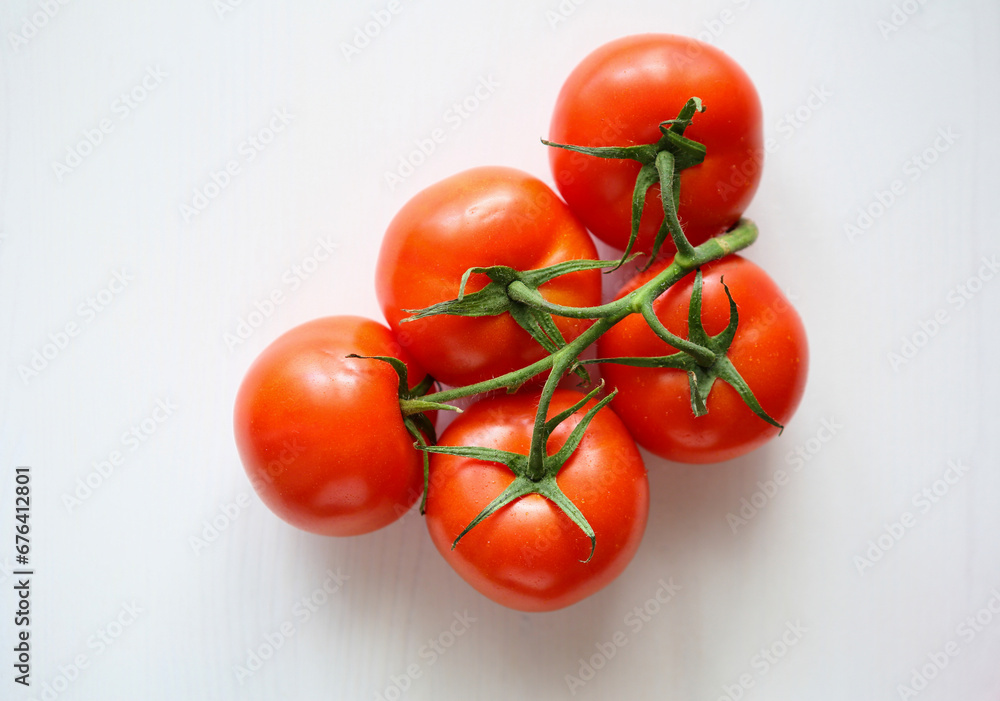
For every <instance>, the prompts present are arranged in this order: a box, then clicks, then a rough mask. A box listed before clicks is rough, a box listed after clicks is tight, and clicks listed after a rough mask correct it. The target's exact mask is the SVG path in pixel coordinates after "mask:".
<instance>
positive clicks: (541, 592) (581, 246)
mask: <svg viewBox="0 0 1000 701" xmlns="http://www.w3.org/2000/svg"><path fill="white" fill-rule="evenodd" d="M702 112H703V113H702ZM550 138H551V139H552V143H551V144H550V145H552V146H555V147H556V148H553V149H552V150H551V167H552V175H553V178H554V181H555V183H556V185H557V187H558V190H559V192H560V193H561V195H562V198H563V199H560V197H559V196H558V195H557V194H556V193H555V192H554V191H553V190H552V189H550V188H549V187H548V186H547V185H546V184H545V183H543V182H542V181H541V180H539V179H538V178H536V177H533V176H532V175H529V174H527V173H524V172H521V171H519V170H515V169H512V168H502V167H478V168H474V169H472V170H467V171H464V172H461V173H458V174H456V175H454V176H452V177H450V178H447V179H445V180H443V181H441V182H438V183H436V184H434V185H432V186H430V187H428V188H427V189H425V190H423V191H422V192H420V193H418V194H417V195H416V196H414V197H413V198H412V199H411V200H410V201H409V202H408V203H407V204H406V205H405V206H404V207H403V208H402V209H401V210H400V211H399V213H398V214H397V215H396V217H395V218H394V219H393V220H392V222H391V224H390V225H389V227H388V230H387V231H386V233H385V236H384V238H383V241H382V247H381V251H380V254H379V258H378V263H377V269H376V276H375V279H376V283H375V289H376V294H377V297H378V300H379V303H380V305H381V307H382V311H383V313H384V315H385V318H386V321H387V322H388V326H384V325H382V324H381V323H378V322H375V321H372V320H369V319H363V318H361V317H351V316H341V317H328V318H323V319H317V320H314V321H311V322H309V323H306V324H303V325H302V326H299V327H297V328H294V329H292V330H290V331H288V332H287V333H286V334H284V335H283V336H281V337H280V338H278V339H277V340H276V341H274V343H273V344H271V345H270V346H269V347H268V348H267V349H265V350H264V352H263V353H262V354H261V355H260V356H259V357H258V358H257V359H256V360H255V362H254V363H253V365H252V366H251V367H250V369H249V371H248V372H247V375H246V378H245V379H244V381H243V383H242V385H241V387H240V389H239V392H238V394H237V397H236V409H235V418H234V424H235V435H236V443H237V446H238V449H239V454H240V458H241V460H242V462H243V465H244V467H245V469H246V471H247V474H248V475H249V477H250V479H251V482H252V483H253V485H254V488H255V489H256V491H257V492H258V494H259V495H260V497H261V498H262V499H263V501H264V502H265V503H266V504H267V505H268V506H269V507H270V508H271V510H272V511H274V512H275V513H276V514H277V515H278V516H280V517H281V518H282V519H284V520H286V521H287V522H289V523H290V524H292V525H294V526H296V527H298V528H301V529H303V530H307V531H310V532H313V533H319V534H324V535H336V536H346V535H356V534H361V533H367V532H370V531H373V530H375V529H378V528H381V527H383V526H386V525H387V524H389V523H391V522H393V521H395V520H396V519H398V518H399V517H400V516H401V515H402V514H404V513H406V512H407V511H408V510H409V509H410V508H412V507H413V505H414V504H415V503H416V502H417V501H418V500H419V499H421V495H423V499H424V501H423V502H422V503H421V508H422V509H424V508H425V512H426V523H427V527H428V530H429V533H430V537H431V540H432V541H433V542H434V544H435V545H436V546H437V548H438V550H439V551H440V552H441V554H442V555H443V556H444V558H445V559H446V561H447V562H448V563H449V564H450V565H451V566H452V567H453V568H454V569H455V571H456V572H457V573H458V574H459V575H460V576H461V577H463V578H464V579H465V580H466V581H468V582H469V583H470V584H471V585H472V586H474V587H475V588H476V589H477V590H479V591H480V592H482V593H483V594H485V595H486V596H488V597H490V598H492V599H494V600H495V601H497V602H499V603H501V604H503V605H506V606H509V607H512V608H516V609H521V610H525V611H545V610H552V609H556V608H561V607H564V606H568V605H570V604H573V603H575V602H577V601H579V600H581V599H582V598H584V597H586V596H589V595H591V594H593V593H594V592H596V591H598V590H599V589H601V588H602V587H604V586H605V585H606V584H608V583H609V582H610V581H612V580H613V579H614V578H615V577H617V576H618V575H619V574H620V573H621V572H622V571H623V570H624V569H625V567H626V566H627V565H628V563H629V561H630V560H631V559H632V557H633V555H634V554H635V552H636V550H637V548H638V546H639V542H640V540H641V538H642V535H643V532H644V530H645V526H646V518H647V512H648V508H649V485H648V481H647V477H646V468H645V466H644V462H643V458H642V455H641V453H640V451H639V449H638V446H642V447H643V448H645V449H646V450H648V451H649V452H651V453H653V454H655V455H658V456H661V457H664V458H667V459H669V460H675V461H681V462H689V463H709V462H718V461H721V460H727V459H731V458H734V457H737V456H739V455H743V454H745V453H747V452H748V451H750V450H753V449H754V448H756V447H758V446H760V445H761V444H763V443H764V442H765V441H767V440H768V439H770V438H771V437H773V436H774V435H776V434H777V433H778V432H779V429H780V426H781V424H783V423H784V422H785V421H787V420H788V419H789V418H790V417H791V415H792V414H793V413H794V411H795V409H796V407H797V405H798V403H799V400H800V398H801V396H802V393H803V390H804V386H805V378H806V372H807V366H808V351H807V345H806V338H805V331H804V329H803V325H802V322H801V320H800V319H799V317H798V315H797V313H796V312H795V310H794V309H793V308H792V306H791V304H790V303H789V302H788V300H787V299H786V298H785V296H784V295H783V294H782V293H781V291H780V289H779V288H778V287H777V285H776V284H775V283H774V282H773V281H772V280H771V279H770V278H769V277H768V275H767V274H766V273H765V272H764V271H763V270H762V269H760V268H759V267H757V266H756V265H754V264H753V263H751V262H750V261H748V260H746V259H744V258H742V257H740V256H738V255H736V254H735V253H731V254H730V253H729V252H730V250H731V249H733V247H734V246H736V247H742V246H745V245H747V244H748V243H749V242H751V241H752V240H753V238H752V237H748V238H747V237H744V238H739V237H738V236H737V234H738V232H742V231H744V230H749V229H746V226H745V225H744V224H743V222H742V220H741V219H740V218H741V216H742V214H743V211H744V209H745V208H746V206H747V205H748V204H749V202H750V200H751V198H752V197H753V194H754V192H755V190H756V188H757V184H758V181H759V178H760V165H761V156H762V153H763V149H762V138H763V137H762V128H761V108H760V103H759V100H758V97H757V93H756V91H755V90H754V87H753V85H752V83H751V82H750V80H749V78H748V77H747V75H746V74H745V73H744V72H743V70H742V69H741V68H740V67H739V66H738V65H737V64H736V63H735V62H733V61H732V59H730V58H729V57H728V56H726V55H725V54H723V53H722V52H720V51H719V50H717V49H715V48H713V47H711V46H709V45H706V44H704V43H702V42H698V41H696V40H694V39H688V38H684V37H678V36H672V35H657V34H650V35H642V36H633V37H626V38H623V39H619V40H617V41H613V42H611V43H609V44H607V45H605V46H603V47H601V48H599V49H597V50H596V51H595V52H594V53H592V54H591V55H590V56H588V57H586V58H585V59H584V60H583V61H582V62H581V63H580V64H579V66H578V67H577V68H576V69H575V70H574V71H573V73H572V74H571V75H570V77H569V78H568V80H567V81H566V83H565V85H564V86H563V88H562V91H561V92H560V94H559V96H558V100H557V102H556V108H555V112H554V115H553V118H552V124H551V130H550ZM546 143H550V142H546ZM637 180H638V184H637ZM738 223H739V224H740V225H739V226H737V224H738ZM741 226H743V227H744V228H743V229H741V228H740V227H741ZM588 230H589V233H588ZM591 233H592V234H593V235H595V236H596V237H598V238H600V239H601V240H603V241H604V242H605V243H607V244H610V245H611V246H613V247H616V248H618V249H619V250H627V249H631V250H632V251H633V252H642V253H645V254H647V259H650V258H651V259H653V260H652V263H651V264H649V265H647V267H646V269H644V270H642V271H641V272H639V273H638V274H636V275H635V276H634V277H633V278H632V279H631V280H630V281H629V282H627V283H626V284H625V285H624V287H622V288H621V290H620V291H619V292H618V295H617V297H615V298H614V299H613V300H612V301H610V302H606V303H604V304H602V290H601V288H602V273H601V270H600V269H601V268H602V267H605V268H607V267H613V266H620V265H623V264H626V261H627V260H628V257H627V256H626V257H623V258H622V259H621V260H620V261H597V260H596V258H597V250H596V247H595V244H594V242H593V240H592V239H591V237H590V235H591ZM741 235H742V234H741ZM753 235H754V236H755V235H756V229H755V228H754V229H753ZM747 236H749V235H747ZM727 237H729V238H727ZM664 241H665V242H664ZM734 241H736V242H738V246H737V245H736V244H734V243H733V242H734ZM661 242H663V243H662V245H661ZM727 254H728V255H727ZM588 347H592V348H594V349H595V350H596V358H595V357H591V358H589V359H587V360H581V359H580V354H581V352H583V351H584V350H585V349H586V348H588ZM591 355H593V353H592V354H591ZM597 372H600V374H601V375H602V377H603V380H602V381H601V382H600V383H598V382H596V379H595V374H596V373H597ZM571 373H575V374H577V375H578V376H579V378H581V383H582V384H584V385H586V383H587V382H589V383H590V386H591V387H593V389H592V391H590V392H589V394H587V395H584V394H582V393H581V392H579V391H577V390H575V389H570V388H568V387H567V381H566V380H567V379H568V378H570V375H571ZM496 390H506V392H499V391H496ZM602 394H603V397H601V395H602ZM477 395H479V396H480V398H479V399H478V401H475V402H474V403H473V404H472V405H471V406H469V407H468V408H467V409H466V410H465V411H464V413H461V414H460V415H458V417H457V418H456V419H455V420H454V421H452V422H451V423H450V424H449V425H448V426H447V428H445V430H444V431H443V432H442V434H441V435H440V436H437V435H436V432H435V427H434V421H435V418H436V415H437V414H438V413H440V411H441V410H442V409H450V408H453V407H451V406H450V405H449V404H448V402H450V401H452V400H454V399H457V398H461V397H474V396H477ZM609 402H610V406H608V403H609Z"/></svg>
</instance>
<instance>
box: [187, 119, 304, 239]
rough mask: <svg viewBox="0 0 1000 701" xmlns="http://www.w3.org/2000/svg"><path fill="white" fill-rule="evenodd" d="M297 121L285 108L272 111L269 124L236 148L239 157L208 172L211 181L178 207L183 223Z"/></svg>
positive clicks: (192, 216) (188, 222)
mask: <svg viewBox="0 0 1000 701" xmlns="http://www.w3.org/2000/svg"><path fill="white" fill-rule="evenodd" d="M294 119H295V115H293V114H289V112H288V110H287V109H285V108H284V107H276V108H274V109H273V110H271V117H270V119H269V120H268V121H267V123H266V124H265V125H264V126H262V127H260V128H259V129H257V130H256V131H255V132H253V133H252V134H251V135H250V136H248V137H247V138H246V139H244V140H243V141H241V142H240V145H239V146H238V147H237V149H236V154H237V155H236V156H235V157H234V158H230V159H229V160H228V161H226V163H225V165H223V166H222V168H220V169H219V170H213V171H212V172H211V173H209V175H208V182H206V183H205V184H204V185H202V186H199V187H195V188H194V190H193V193H192V197H191V201H190V202H182V203H181V204H179V205H177V208H178V210H179V211H180V215H181V218H182V219H183V220H184V223H185V224H190V223H191V220H192V219H194V218H195V217H197V216H198V215H199V214H201V213H202V212H204V211H205V210H206V209H208V206H209V205H210V204H211V203H212V202H214V201H215V200H216V199H218V197H219V196H220V195H221V194H222V193H223V192H225V190H226V188H228V187H229V186H230V185H232V183H233V180H234V179H235V178H237V177H238V176H239V175H240V174H241V173H243V172H244V169H245V168H246V167H247V166H248V165H250V164H251V163H253V162H254V161H255V160H256V159H257V157H258V156H260V154H261V153H263V152H264V150H265V149H267V147H268V146H270V145H271V144H272V143H274V140H275V139H276V138H277V136H278V134H281V133H282V132H284V131H285V129H287V128H288V125H289V124H291V123H292V121H294Z"/></svg>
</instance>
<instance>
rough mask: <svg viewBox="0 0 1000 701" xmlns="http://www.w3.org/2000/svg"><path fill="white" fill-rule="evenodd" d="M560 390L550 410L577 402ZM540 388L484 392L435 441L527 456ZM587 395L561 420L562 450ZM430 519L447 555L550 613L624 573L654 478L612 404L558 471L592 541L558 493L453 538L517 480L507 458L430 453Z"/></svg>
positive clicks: (555, 441) (500, 590)
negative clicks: (484, 396) (559, 504)
mask: <svg viewBox="0 0 1000 701" xmlns="http://www.w3.org/2000/svg"><path fill="white" fill-rule="evenodd" d="M580 396H581V395H580V394H579V393H578V392H575V391H572V390H557V391H556V394H555V396H554V397H553V400H552V404H551V406H550V411H549V416H552V415H554V414H557V413H558V412H560V411H562V410H565V409H567V408H568V407H570V406H572V405H573V404H574V403H575V402H578V401H579V400H580ZM538 399H539V395H538V393H537V392H531V393H526V394H525V393H521V394H516V395H503V396H497V397H492V398H487V399H484V400H481V401H479V402H477V403H476V404H474V405H473V406H472V407H471V408H470V409H468V410H467V411H466V412H465V413H464V414H461V415H459V416H458V418H456V419H455V420H454V422H452V423H451V424H450V425H449V426H448V428H447V429H446V430H445V431H444V434H443V435H442V436H441V438H440V440H439V442H438V445H453V446H454V445H472V446H481V447H488V448H496V449H500V450H506V451H510V452H516V453H521V454H524V455H526V454H527V453H528V449H529V446H530V442H531V431H532V424H533V421H534V416H535V410H536V408H537V407H538ZM593 403H594V402H593V401H591V402H589V403H588V404H587V405H585V407H584V408H583V409H581V410H579V411H578V412H577V413H576V414H574V415H573V416H571V417H570V418H569V419H567V420H566V421H564V422H563V423H562V424H561V425H560V426H559V427H558V428H557V429H556V430H555V431H554V432H553V434H552V436H551V437H550V439H549V442H548V446H547V449H548V452H549V454H552V453H555V452H556V451H557V450H558V449H559V448H560V447H561V446H562V445H563V443H565V441H566V437H567V436H568V434H569V433H570V432H571V431H572V429H573V427H574V426H575V425H576V424H577V423H579V421H580V418H581V417H582V416H583V414H585V413H586V410H587V409H588V408H589V407H590V406H592V405H593ZM430 469H431V481H430V487H429V489H428V492H427V527H428V529H429V530H430V534H431V539H432V540H433V541H434V544H435V545H436V546H437V548H438V550H439V551H440V552H441V554H442V555H443V556H444V558H445V559H446V560H447V561H448V563H449V564H450V565H451V566H452V567H453V568H454V569H455V570H456V571H457V572H458V573H459V574H460V575H461V576H462V578H463V579H465V580H466V581H467V582H468V583H469V584H471V585H472V586H473V587H475V588H476V589H477V590H479V591H480V592H481V593H482V594H484V595H486V596H488V597H489V598H491V599H493V600H494V601H496V602H498V603H500V604H503V605H504V606H508V607H510V608H515V609H520V610H522V611H551V610H554V609H558V608H562V607H564V606H569V605H570V604H573V603H575V602H577V601H580V600H581V599H583V598H585V597H587V596H590V595H591V594H593V593H595V592H596V591H598V590H599V589H601V588H603V587H604V586H605V585H607V584H608V583H609V582H611V581H612V580H613V579H614V578H615V577H617V576H618V575H619V574H620V573H621V572H622V570H624V569H625V566H626V565H627V564H628V563H629V561H630V560H631V559H632V556H633V555H634V554H635V551H636V549H637V548H638V547H639V541H640V539H641V538H642V534H643V531H644V529H645V527H646V516H647V514H648V510H649V483H648V481H647V479H646V468H645V466H644V465H643V461H642V456H641V455H640V454H639V451H638V449H637V448H636V445H635V442H634V441H633V440H632V438H631V437H630V436H629V434H628V431H627V430H626V429H625V426H624V425H622V422H621V421H620V420H619V419H618V417H617V416H615V414H614V413H613V412H611V411H609V410H608V408H607V407H605V408H604V409H601V410H600V411H599V412H598V413H597V414H596V415H595V416H594V418H593V420H592V421H591V424H590V426H589V427H588V429H587V432H586V434H584V437H583V440H582V441H581V442H580V444H579V445H578V446H577V448H576V450H575V451H574V452H573V454H572V455H571V456H570V459H569V460H568V461H567V462H566V464H565V465H564V466H563V467H562V469H561V470H560V472H559V474H558V475H557V477H556V482H557V484H558V485H559V487H560V488H561V489H562V491H563V493H564V494H565V495H566V496H567V497H568V498H569V499H570V500H571V501H572V502H573V503H574V504H576V506H577V508H579V510H580V511H581V512H582V513H583V515H584V517H585V518H586V519H587V521H588V522H589V523H590V525H591V527H592V528H593V529H594V533H595V536H596V538H597V541H596V543H597V545H596V549H595V550H594V554H593V558H592V559H591V560H590V561H589V562H584V561H585V560H587V557H588V556H589V555H590V550H591V547H590V539H589V538H588V537H587V536H586V535H584V533H583V531H581V530H580V528H579V527H578V526H576V525H575V524H574V523H573V522H572V521H571V520H570V519H569V518H568V517H567V516H566V515H565V514H564V513H563V512H562V511H560V509H559V508H558V507H557V506H556V505H555V504H553V503H552V502H551V501H549V500H548V499H546V498H545V497H542V496H540V495H538V494H529V495H526V496H523V497H520V498H519V499H517V500H515V501H513V502H511V503H510V504H507V505H506V506H504V507H502V508H501V509H499V510H498V511H496V512H495V513H493V514H492V515H490V516H489V517H487V518H486V519H484V520H483V521H481V522H480V523H479V524H478V525H476V527H475V528H473V529H472V530H471V531H469V532H468V533H467V534H466V535H465V536H464V537H463V538H462V540H460V541H459V543H458V545H457V547H456V548H455V549H454V550H452V547H451V545H452V542H453V541H454V540H455V538H456V537H457V536H458V535H459V533H461V532H462V531H463V530H464V529H465V527H466V526H467V525H468V524H469V522H471V521H472V520H473V519H474V518H475V517H476V516H477V515H478V514H479V512H480V511H482V509H483V508H484V507H485V506H486V505H487V504H489V503H490V502H491V501H492V500H493V499H494V498H495V497H496V496H497V495H499V494H500V493H501V492H502V491H503V490H504V488H505V487H507V486H508V485H509V484H510V483H511V482H512V481H513V479H514V475H513V473H512V472H511V471H510V470H509V469H508V468H507V467H506V466H504V465H500V464H497V463H491V462H483V461H479V460H473V459H470V458H462V457H456V456H451V455H441V454H432V455H431V468H430Z"/></svg>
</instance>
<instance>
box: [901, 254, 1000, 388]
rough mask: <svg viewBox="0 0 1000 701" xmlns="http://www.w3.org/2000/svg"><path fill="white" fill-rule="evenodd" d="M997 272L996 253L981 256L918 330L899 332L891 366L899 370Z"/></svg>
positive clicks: (925, 345)
mask: <svg viewBox="0 0 1000 701" xmlns="http://www.w3.org/2000/svg"><path fill="white" fill-rule="evenodd" d="M998 272H1000V261H998V260H997V254H993V255H991V256H990V257H988V258H987V257H986V256H982V257H981V258H980V259H979V267H978V268H977V269H976V271H975V272H974V273H972V274H971V275H969V276H968V277H967V278H966V279H965V280H963V281H962V282H960V283H958V284H957V285H955V286H953V287H952V288H951V289H949V290H948V294H946V295H945V302H946V303H947V304H946V305H945V306H942V307H939V308H938V309H937V310H936V311H934V313H932V314H931V315H930V316H929V317H927V318H926V319H920V320H919V321H918V322H917V330H916V331H914V332H913V333H911V334H909V335H907V336H900V345H899V349H898V350H891V351H889V352H888V353H887V354H886V358H887V359H888V361H889V367H891V368H892V369H893V370H894V371H896V372H899V370H900V368H901V367H903V366H904V365H907V364H908V363H909V362H910V361H911V360H913V359H914V358H916V357H917V355H918V354H919V353H920V351H921V350H923V349H924V348H926V347H927V344H928V343H930V340H931V339H932V338H934V337H936V336H937V335H938V334H939V333H941V330H942V329H944V327H945V326H947V325H948V323H950V322H951V320H952V319H953V318H954V316H953V314H954V313H956V312H959V311H961V310H962V309H964V308H965V305H967V304H968V303H969V302H970V301H972V299H974V298H975V296H976V295H978V294H979V293H980V292H981V291H982V290H983V288H984V287H985V286H986V283H987V282H989V281H990V280H992V279H993V278H994V277H996V275H997V273H998Z"/></svg>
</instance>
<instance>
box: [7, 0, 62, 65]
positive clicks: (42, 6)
mask: <svg viewBox="0 0 1000 701" xmlns="http://www.w3.org/2000/svg"><path fill="white" fill-rule="evenodd" d="M68 4H69V0H38V10H36V11H35V12H33V13H32V14H31V15H28V16H26V17H22V18H21V25H20V27H18V30H17V31H16V32H15V31H9V32H7V41H8V43H10V48H12V49H14V53H17V52H19V51H20V50H21V49H22V48H23V47H25V46H27V45H28V44H30V43H31V40H32V39H34V38H35V37H36V36H38V33H39V32H40V31H42V28H43V27H46V26H48V24H49V22H51V21H52V20H53V19H55V16H56V15H57V14H59V10H61V9H62V6H63V5H68Z"/></svg>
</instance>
